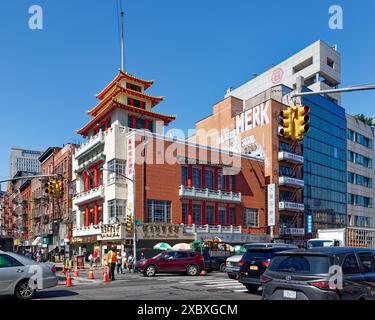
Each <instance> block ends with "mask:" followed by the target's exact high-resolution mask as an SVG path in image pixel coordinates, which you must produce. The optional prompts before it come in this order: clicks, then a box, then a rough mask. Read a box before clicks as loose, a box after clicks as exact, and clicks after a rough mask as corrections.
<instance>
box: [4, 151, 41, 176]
mask: <svg viewBox="0 0 375 320" xmlns="http://www.w3.org/2000/svg"><path fill="white" fill-rule="evenodd" d="M41 154H42V152H41V151H35V150H28V149H22V148H16V147H13V148H12V149H11V151H10V157H9V176H10V177H14V175H15V174H16V173H17V172H18V171H23V172H30V173H38V172H40V163H39V160H38V159H39V157H40V155H41Z"/></svg>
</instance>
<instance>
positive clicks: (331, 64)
mask: <svg viewBox="0 0 375 320" xmlns="http://www.w3.org/2000/svg"><path fill="white" fill-rule="evenodd" d="M327 66H328V67H331V68H332V69H334V68H335V61H333V60H332V59H331V58H328V57H327Z"/></svg>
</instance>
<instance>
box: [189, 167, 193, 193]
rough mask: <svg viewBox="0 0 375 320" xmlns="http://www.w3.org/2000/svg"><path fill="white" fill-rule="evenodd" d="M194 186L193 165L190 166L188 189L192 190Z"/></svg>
mask: <svg viewBox="0 0 375 320" xmlns="http://www.w3.org/2000/svg"><path fill="white" fill-rule="evenodd" d="M192 186H193V166H192V165H191V164H189V165H188V187H189V188H191V187H192Z"/></svg>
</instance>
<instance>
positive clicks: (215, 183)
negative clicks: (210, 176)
mask: <svg viewBox="0 0 375 320" xmlns="http://www.w3.org/2000/svg"><path fill="white" fill-rule="evenodd" d="M214 189H215V190H217V189H219V168H215V172H214Z"/></svg>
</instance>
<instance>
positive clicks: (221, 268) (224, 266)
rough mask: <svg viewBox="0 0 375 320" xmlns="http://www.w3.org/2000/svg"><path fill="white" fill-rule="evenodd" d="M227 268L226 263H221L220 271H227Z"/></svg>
mask: <svg viewBox="0 0 375 320" xmlns="http://www.w3.org/2000/svg"><path fill="white" fill-rule="evenodd" d="M226 269H227V268H226V265H225V263H222V264H220V266H219V271H220V272H225V270H226Z"/></svg>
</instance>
